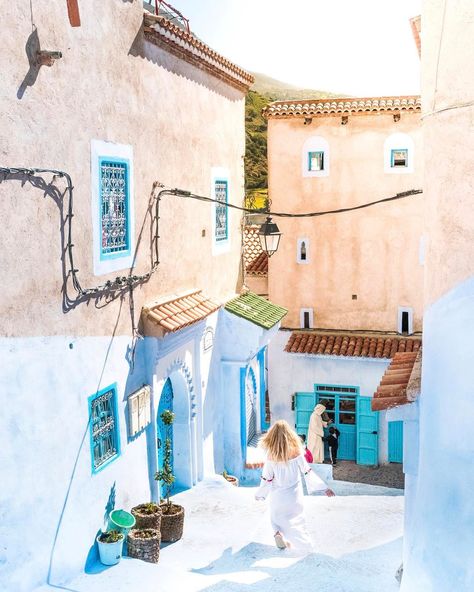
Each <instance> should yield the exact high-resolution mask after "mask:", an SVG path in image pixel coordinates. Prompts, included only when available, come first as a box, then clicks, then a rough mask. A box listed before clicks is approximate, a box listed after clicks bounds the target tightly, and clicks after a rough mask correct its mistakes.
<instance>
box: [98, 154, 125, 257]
mask: <svg viewBox="0 0 474 592" xmlns="http://www.w3.org/2000/svg"><path fill="white" fill-rule="evenodd" d="M129 171H130V166H129V162H128V160H124V159H120V158H105V157H104V158H99V197H100V208H99V211H100V236H101V247H100V258H101V259H112V258H115V257H123V256H124V255H129V254H130V181H129V174H130V173H129Z"/></svg>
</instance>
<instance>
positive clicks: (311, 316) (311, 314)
mask: <svg viewBox="0 0 474 592" xmlns="http://www.w3.org/2000/svg"><path fill="white" fill-rule="evenodd" d="M305 313H309V327H305V326H304V315H305ZM300 328H301V329H314V312H313V309H312V308H300Z"/></svg>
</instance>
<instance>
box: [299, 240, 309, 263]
mask: <svg viewBox="0 0 474 592" xmlns="http://www.w3.org/2000/svg"><path fill="white" fill-rule="evenodd" d="M303 243H304V244H305V247H306V259H301V245H302V244H303ZM296 263H300V264H301V265H307V264H308V263H309V238H304V237H303V238H299V239H298V240H297V241H296Z"/></svg>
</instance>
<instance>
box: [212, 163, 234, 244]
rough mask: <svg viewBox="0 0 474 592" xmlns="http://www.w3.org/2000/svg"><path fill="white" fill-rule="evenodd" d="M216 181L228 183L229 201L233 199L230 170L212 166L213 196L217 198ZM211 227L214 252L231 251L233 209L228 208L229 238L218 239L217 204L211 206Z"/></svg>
mask: <svg viewBox="0 0 474 592" xmlns="http://www.w3.org/2000/svg"><path fill="white" fill-rule="evenodd" d="M216 181H224V182H225V183H227V203H228V204H229V203H230V201H231V185H230V181H229V170H228V169H226V168H224V167H212V169H211V192H210V193H211V197H212V199H216ZM211 215H212V220H211V227H212V254H213V255H221V254H222V253H228V252H229V251H230V240H231V232H232V231H231V228H232V225H231V209H230V208H227V238H225V239H220V240H216V204H215V203H214V204H213V207H212V208H211Z"/></svg>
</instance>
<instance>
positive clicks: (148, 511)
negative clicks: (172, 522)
mask: <svg viewBox="0 0 474 592" xmlns="http://www.w3.org/2000/svg"><path fill="white" fill-rule="evenodd" d="M131 512H132V514H133V516H134V517H135V520H136V523H135V527H136V528H138V529H143V528H153V529H155V530H158V531H159V530H160V525H161V508H160V506H159V504H156V503H155V502H148V503H146V504H140V505H138V506H135V507H134V508H132V510H131Z"/></svg>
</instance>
